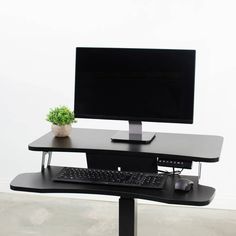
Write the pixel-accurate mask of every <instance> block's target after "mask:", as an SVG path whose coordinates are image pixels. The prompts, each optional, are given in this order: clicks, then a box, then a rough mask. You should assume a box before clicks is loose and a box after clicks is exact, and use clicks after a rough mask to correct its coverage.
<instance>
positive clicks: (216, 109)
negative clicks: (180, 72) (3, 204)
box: [0, 0, 236, 206]
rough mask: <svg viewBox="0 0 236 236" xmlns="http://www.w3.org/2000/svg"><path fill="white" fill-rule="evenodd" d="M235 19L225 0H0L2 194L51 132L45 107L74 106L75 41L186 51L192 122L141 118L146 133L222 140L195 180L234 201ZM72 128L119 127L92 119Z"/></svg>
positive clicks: (35, 160) (33, 166) (74, 158)
mask: <svg viewBox="0 0 236 236" xmlns="http://www.w3.org/2000/svg"><path fill="white" fill-rule="evenodd" d="M235 22H236V15H235V4H234V1H233V0H232V1H230V0H228V1H226V0H224V1H223V0H208V1H204V0H177V1H176V0H165V1H161V0H148V1H141V0H119V1H112V0H99V1H96V0H87V1H81V0H76V1H59V0H57V1H56V0H51V1H49V0H47V1H46V0H40V1H30V0H21V1H17V0H8V1H1V0H0V94H1V99H0V108H1V115H0V123H1V135H0V145H1V153H0V161H1V165H0V183H1V185H0V186H2V187H1V189H0V191H9V190H8V183H9V182H10V181H11V179H12V178H14V177H15V176H16V175H17V174H19V173H22V172H31V171H32V172H33V171H37V170H39V165H40V153H37V152H30V151H28V150H27V145H28V144H29V143H30V142H31V141H33V140H34V139H36V138H38V137H39V136H40V135H42V134H44V133H45V132H47V131H49V128H50V127H49V124H48V123H47V122H46V121H45V115H46V113H47V112H48V109H49V108H51V107H54V106H57V105H61V104H65V105H68V106H70V107H71V108H73V91H74V71H75V67H74V66H75V47H76V46H104V47H143V48H191V49H196V50H197V64H196V96H195V120H194V125H178V124H162V123H160V124H158V123H144V129H146V130H153V131H162V132H181V133H200V134H217V135H222V136H224V137H225V141H224V147H223V151H222V158H221V160H220V162H219V163H217V164H207V165H204V166H203V178H202V183H204V184H207V185H211V186H214V187H216V189H217V195H216V201H217V199H218V201H221V202H224V203H225V204H227V202H230V201H231V203H232V202H235V200H236V188H235V183H234V179H235V178H234V175H235V174H234V172H235V166H236V156H235V154H234V152H235V135H236V125H235V123H236V109H235V104H234V102H235V101H236V93H235V84H236V83H235V78H236V62H235V55H236V46H235V42H236V33H235ZM76 126H78V127H94V128H101V127H102V128H107V129H126V128H127V127H126V126H127V124H126V122H121V121H98V120H80V121H79V122H78V123H77V125H76ZM55 156H57V157H58V158H57V160H56V161H54V163H57V164H63V163H66V164H75V163H78V164H80V165H81V166H85V160H84V155H83V154H57V155H55ZM79 157H82V158H79ZM54 160H55V159H54ZM4 186H5V187H4ZM222 199H223V200H222ZM224 199H226V200H227V201H224ZM228 200H230V201H228ZM213 206H214V204H213Z"/></svg>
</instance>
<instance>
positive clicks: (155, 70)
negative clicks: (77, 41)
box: [74, 47, 195, 143]
mask: <svg viewBox="0 0 236 236" xmlns="http://www.w3.org/2000/svg"><path fill="white" fill-rule="evenodd" d="M194 77H195V50H180V49H134V48H91V47H78V48H76V73H75V103H74V112H75V116H76V117H77V118H95V119H115V120H128V121H129V132H125V131H123V132H122V131H120V132H119V133H117V134H116V135H115V136H114V137H112V140H113V141H127V142H145V143H148V142H150V141H151V140H152V139H153V138H154V137H155V134H153V133H147V132H146V133H145V132H142V126H141V121H153V122H168V123H193V108H194Z"/></svg>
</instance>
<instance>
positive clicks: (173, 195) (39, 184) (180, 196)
mask: <svg viewBox="0 0 236 236" xmlns="http://www.w3.org/2000/svg"><path fill="white" fill-rule="evenodd" d="M61 168H62V167H57V166H50V167H48V168H47V169H45V171H44V172H37V173H25V174H20V175H18V176H16V177H15V179H14V180H13V181H12V182H11V184H10V187H11V189H12V190H17V191H26V192H39V193H90V194H105V195H115V196H121V197H129V198H139V199H147V200H153V201H159V202H164V203H170V204H184V205H196V206H204V205H207V204H209V203H210V202H211V200H212V199H213V197H214V194H215V189H214V188H211V187H208V186H203V185H198V181H197V177H196V176H187V177H186V176H185V178H188V179H191V180H193V181H194V186H193V189H192V190H191V191H190V192H187V193H185V192H184V193H183V192H178V191H175V190H174V181H175V179H176V178H179V177H178V176H174V177H173V176H169V177H168V179H167V182H166V184H165V187H164V189H163V190H155V189H144V188H134V187H120V186H107V185H96V184H95V185H92V184H74V183H60V182H53V181H52V180H51V179H52V177H53V176H54V175H55V174H56V173H58V171H60V169H61Z"/></svg>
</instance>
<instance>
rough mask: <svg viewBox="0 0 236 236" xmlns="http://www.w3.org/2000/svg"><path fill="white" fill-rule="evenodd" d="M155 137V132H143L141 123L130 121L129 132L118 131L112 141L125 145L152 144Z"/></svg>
mask: <svg viewBox="0 0 236 236" xmlns="http://www.w3.org/2000/svg"><path fill="white" fill-rule="evenodd" d="M155 136H156V134H155V133H153V132H142V122H141V121H129V131H118V132H117V133H116V134H115V135H114V136H113V137H111V140H112V141H113V142H125V143H150V142H151V141H152V140H153V139H154V138H155Z"/></svg>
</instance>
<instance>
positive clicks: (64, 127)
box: [47, 106, 76, 137]
mask: <svg viewBox="0 0 236 236" xmlns="http://www.w3.org/2000/svg"><path fill="white" fill-rule="evenodd" d="M47 121H49V122H51V123H52V132H53V134H54V135H55V136H56V137H67V136H69V135H70V133H71V124H72V123H75V122H76V120H75V116H74V112H72V111H71V110H70V109H69V108H68V107H66V106H60V107H55V108H54V109H50V111H49V113H48V114H47Z"/></svg>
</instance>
